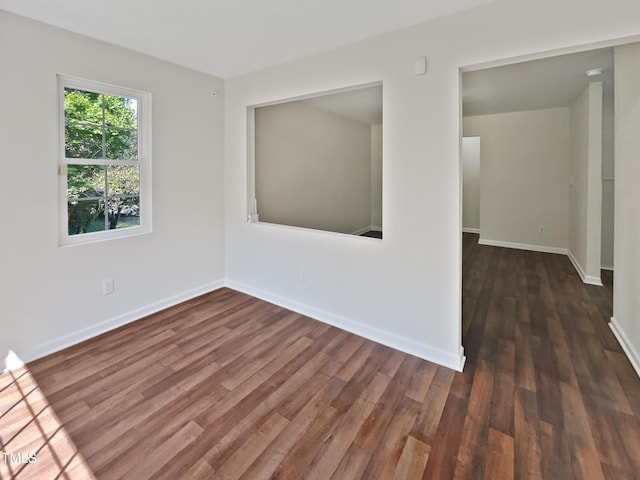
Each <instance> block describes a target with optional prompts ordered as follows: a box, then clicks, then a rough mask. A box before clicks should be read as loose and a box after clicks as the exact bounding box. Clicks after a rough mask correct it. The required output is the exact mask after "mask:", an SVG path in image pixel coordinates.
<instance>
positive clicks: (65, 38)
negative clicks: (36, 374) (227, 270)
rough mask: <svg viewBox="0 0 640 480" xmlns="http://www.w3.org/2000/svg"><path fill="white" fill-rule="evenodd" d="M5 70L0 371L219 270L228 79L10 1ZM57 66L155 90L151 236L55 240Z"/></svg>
mask: <svg viewBox="0 0 640 480" xmlns="http://www.w3.org/2000/svg"><path fill="white" fill-rule="evenodd" d="M0 69H1V71H2V74H1V75H0V105H2V107H1V110H2V114H1V115H0V148H1V151H2V155H1V158H0V162H1V163H2V188H0V204H1V205H2V210H3V213H2V218H3V221H2V224H3V227H2V236H1V237H0V242H1V248H0V305H2V316H1V320H0V323H1V325H0V327H1V332H2V333H1V334H0V370H1V369H2V368H3V365H2V364H1V361H2V359H4V357H5V356H6V353H7V351H8V350H9V349H13V350H14V351H15V352H16V353H18V355H20V356H22V357H24V359H25V360H29V359H32V358H34V357H36V356H39V355H42V354H45V353H49V352H50V351H51V350H54V349H56V348H60V347H62V346H65V345H67V344H69V343H73V342H75V341H78V340H80V339H82V338H84V337H87V336H91V335H93V334H95V333H96V332H98V331H100V330H103V329H106V328H109V327H110V326H113V325H114V324H117V323H120V322H123V321H126V320H131V319H133V318H135V317H136V316H139V315H141V314H142V313H144V312H147V311H149V310H151V309H154V308H160V307H161V306H164V305H166V304H167V303H171V302H172V301H177V300H180V299H182V298H185V296H189V295H193V294H195V293H196V292H201V291H203V290H207V289H211V288H213V286H214V285H215V284H216V282H220V281H221V280H222V279H223V276H224V220H223V216H224V209H223V190H224V186H223V133H222V132H223V115H224V109H223V100H222V99H220V98H218V99H212V98H211V96H210V91H211V90H212V89H216V88H218V89H219V88H221V87H222V85H223V83H222V81H221V80H218V79H216V78H213V77H211V76H208V75H204V74H201V73H196V72H194V71H191V70H187V69H184V68H181V67H178V66H175V65H172V64H169V63H166V62H162V61H159V60H156V59H153V58H150V57H147V56H143V55H140V54H137V53H134V52H132V51H129V50H124V49H122V48H119V47H115V46H112V45H108V44H105V43H102V42H98V41H95V40H91V39H88V38H85V37H82V36H79V35H75V34H71V33H68V32H66V31H63V30H60V29H57V28H54V27H50V26H46V25H44V24H40V23H36V22H33V21H31V20H27V19H24V18H21V17H17V16H14V15H12V14H8V13H6V12H4V11H0ZM56 74H65V75H72V76H77V77H81V78H87V79H91V80H98V81H101V82H105V83H110V84H114V85H120V86H125V87H131V88H134V89H139V90H145V91H149V92H151V93H152V96H153V97H152V108H153V125H152V128H153V232H152V233H151V234H148V235H142V236H136V237H129V238H123V239H117V240H111V241H105V242H99V243H93V244H88V245H81V246H71V247H64V248H61V247H60V246H59V240H58V237H59V234H58V228H59V227H58V223H59V222H58V218H59V217H58V215H59V212H58V200H57V199H58V179H57V162H58V159H57V154H58V151H59V147H58V146H59V141H58V131H59V130H58V128H59V125H58V90H57V83H56ZM105 278H113V279H114V280H115V293H114V294H113V295H109V296H104V295H103V294H102V281H103V279H105Z"/></svg>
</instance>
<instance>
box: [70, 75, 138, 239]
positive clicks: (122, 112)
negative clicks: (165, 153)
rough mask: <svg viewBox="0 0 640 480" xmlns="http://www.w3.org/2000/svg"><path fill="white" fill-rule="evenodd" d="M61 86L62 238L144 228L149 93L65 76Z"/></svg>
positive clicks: (96, 236) (109, 234) (108, 235)
mask: <svg viewBox="0 0 640 480" xmlns="http://www.w3.org/2000/svg"><path fill="white" fill-rule="evenodd" d="M60 89H61V106H62V108H61V124H62V128H61V136H62V139H61V147H62V152H61V158H60V164H61V169H60V170H61V173H62V175H61V191H62V192H63V198H62V199H61V205H62V204H63V203H64V206H63V207H62V212H63V215H62V217H63V219H64V225H63V226H62V235H61V240H62V243H63V244H72V243H84V242H87V241H94V240H100V239H105V238H113V237H121V236H126V235H131V234H137V233H144V232H147V231H149V230H150V211H149V207H150V205H149V201H148V200H149V194H150V192H149V185H150V182H149V179H148V174H149V153H150V151H149V150H150V148H149V147H148V145H149V133H148V122H149V120H150V118H147V117H148V116H149V115H148V111H149V108H150V105H149V103H150V95H149V94H147V93H143V92H137V91H134V90H129V89H123V88H119V87H111V86H108V85H104V84H99V83H95V82H88V81H84V80H77V79H70V78H66V77H60ZM143 127H146V129H145V128H143Z"/></svg>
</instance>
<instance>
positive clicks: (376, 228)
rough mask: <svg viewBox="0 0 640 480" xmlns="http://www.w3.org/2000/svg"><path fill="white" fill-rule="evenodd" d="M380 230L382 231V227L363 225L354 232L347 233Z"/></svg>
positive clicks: (354, 233) (359, 233) (355, 233)
mask: <svg viewBox="0 0 640 480" xmlns="http://www.w3.org/2000/svg"><path fill="white" fill-rule="evenodd" d="M381 231H382V227H375V226H373V225H369V226H368V227H364V228H361V229H359V230H356V231H355V232H351V233H350V234H349V235H362V234H363V233H367V232H381Z"/></svg>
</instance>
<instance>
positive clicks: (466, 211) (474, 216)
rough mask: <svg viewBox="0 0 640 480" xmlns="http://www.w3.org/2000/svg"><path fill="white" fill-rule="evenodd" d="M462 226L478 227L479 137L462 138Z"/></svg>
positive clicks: (469, 228)
mask: <svg viewBox="0 0 640 480" xmlns="http://www.w3.org/2000/svg"><path fill="white" fill-rule="evenodd" d="M462 228H463V229H466V230H471V231H475V230H479V229H480V137H464V138H463V139H462Z"/></svg>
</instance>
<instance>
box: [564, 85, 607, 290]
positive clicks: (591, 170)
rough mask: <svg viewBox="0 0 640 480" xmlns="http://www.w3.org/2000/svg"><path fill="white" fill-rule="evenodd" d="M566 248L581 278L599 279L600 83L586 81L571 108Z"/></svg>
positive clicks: (592, 281)
mask: <svg viewBox="0 0 640 480" xmlns="http://www.w3.org/2000/svg"><path fill="white" fill-rule="evenodd" d="M569 175H570V177H569V178H570V186H569V251H570V252H571V255H572V256H573V261H574V262H575V263H577V264H578V265H577V267H578V270H579V272H580V274H581V276H582V277H583V280H585V281H588V282H589V283H598V282H600V266H601V264H600V253H601V248H600V247H601V239H602V231H601V220H602V210H601V208H602V178H601V175H602V83H600V82H594V83H590V84H589V85H588V86H587V88H586V89H585V90H584V91H583V92H582V93H581V94H580V96H579V97H578V98H577V99H576V101H575V103H574V105H573V106H572V108H571V165H570V170H569Z"/></svg>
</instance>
